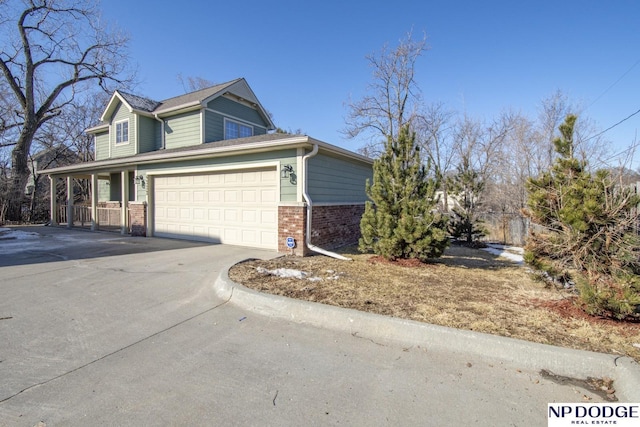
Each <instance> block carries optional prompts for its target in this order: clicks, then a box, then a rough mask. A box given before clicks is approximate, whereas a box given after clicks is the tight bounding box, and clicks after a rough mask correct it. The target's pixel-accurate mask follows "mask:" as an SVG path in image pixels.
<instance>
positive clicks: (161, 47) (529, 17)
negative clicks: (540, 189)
mask: <svg viewBox="0 0 640 427" xmlns="http://www.w3.org/2000/svg"><path fill="white" fill-rule="evenodd" d="M102 10H103V15H104V17H105V18H106V19H107V20H109V21H111V22H115V23H116V24H117V25H118V26H119V27H120V28H122V29H123V30H125V31H126V32H128V33H129V35H130V37H131V53H132V56H133V58H134V60H135V62H136V63H137V65H138V73H139V78H140V80H141V84H140V85H139V86H138V87H137V88H135V92H136V93H138V94H140V95H144V96H148V97H151V98H154V99H157V100H161V99H165V98H169V97H172V96H176V95H180V94H182V93H184V89H183V87H182V85H181V83H180V82H179V80H178V78H177V76H178V75H179V74H181V75H183V76H185V77H187V76H194V77H203V78H206V79H208V80H211V81H213V82H224V81H229V80H232V79H235V78H237V77H245V78H246V79H247V81H248V82H249V85H250V86H251V87H252V88H253V90H254V91H255V93H256V95H257V96H258V98H259V99H260V101H261V102H262V104H263V105H264V106H265V108H266V109H267V110H269V111H270V112H271V113H272V114H273V116H274V121H275V122H276V124H277V125H278V126H280V127H283V128H291V129H298V128H300V129H302V130H303V131H304V132H305V133H307V134H308V135H310V136H312V137H314V138H317V139H320V140H323V141H326V142H329V143H332V144H335V145H338V146H341V147H344V148H347V149H351V150H355V149H357V148H359V147H360V146H362V145H363V143H364V140H357V139H356V140H348V139H345V138H344V137H343V136H342V134H341V133H340V130H341V129H343V128H344V117H345V116H346V114H347V109H346V107H345V103H346V102H347V101H348V99H349V97H350V96H351V97H353V98H354V99H358V98H359V97H360V96H361V95H362V94H363V93H364V90H365V89H366V86H367V84H368V83H369V82H370V81H371V69H370V67H369V65H368V63H367V61H366V59H365V55H367V54H370V53H373V52H378V51H379V50H380V49H381V47H382V46H383V45H384V44H385V43H389V44H390V45H391V46H394V45H395V44H396V43H397V42H398V40H400V39H401V38H404V37H405V36H406V34H407V32H409V31H410V30H413V33H414V37H415V36H417V37H421V35H422V34H423V32H424V33H426V35H427V37H428V44H429V46H430V50H429V51H428V52H426V54H425V55H424V56H423V57H422V58H421V59H420V60H419V62H418V65H417V80H418V83H419V85H420V87H421V89H422V92H423V96H424V99H425V101H426V102H427V103H430V102H443V103H445V104H446V105H447V106H448V108H450V109H452V110H455V111H459V112H467V113H468V114H470V115H471V116H472V117H477V118H484V119H487V120H490V119H491V118H492V117H495V116H497V115H498V114H499V113H500V112H501V111H503V110H506V109H514V110H516V111H521V112H522V113H524V114H526V115H528V116H531V117H535V114H536V111H537V107H538V105H539V104H540V102H541V100H542V99H543V98H545V97H547V96H549V95H551V94H552V93H554V92H555V91H556V90H558V89H559V90H562V91H563V92H564V93H566V94H567V95H568V96H569V98H570V100H571V101H573V102H575V103H581V104H582V105H586V106H589V107H588V108H587V110H586V111H584V112H583V114H585V115H588V116H589V117H590V118H591V119H592V120H594V121H595V123H596V125H597V126H598V127H599V129H600V130H604V129H606V128H608V127H609V126H611V125H613V124H615V123H617V122H618V121H620V120H622V119H624V118H625V117H627V116H629V115H630V114H632V113H634V112H636V111H637V110H639V109H640V96H639V95H640V90H639V89H640V2H637V1H631V0H629V1H627V0H611V1H606V2H605V1H592V0H582V1H563V0H556V1H547V0H542V1H540V0H539V1H535V2H516V1H484V2H479V1H460V0H459V1H455V0H448V1H446V0H441V1H429V0H422V1H418V0H416V1H407V0H394V1H378V0H369V1H367V2H353V1H349V0H340V1H335V0H323V1H319V2H304V1H300V0H296V1H278V0H272V1H255V0H245V1H239V2H229V1H226V2H220V1H198V2H196V1H190V0H183V1H182V2H176V1H171V2H169V1H165V0H157V1H144V0H137V1H135V2H132V1H130V0H126V1H125V0H108V1H104V2H103V3H102ZM623 76H624V77H623ZM638 128H640V114H638V115H636V116H634V117H632V118H630V119H629V120H627V121H626V122H624V124H622V125H619V126H617V127H616V128H615V129H613V130H611V131H609V132H607V133H606V134H605V137H606V139H607V140H608V141H609V143H610V144H611V148H612V151H614V152H615V151H620V150H622V149H624V148H626V147H628V146H629V145H630V144H631V143H632V142H633V141H634V140H635V139H636V130H637V129H638ZM638 139H640V136H638ZM637 157H640V155H638V156H637Z"/></svg>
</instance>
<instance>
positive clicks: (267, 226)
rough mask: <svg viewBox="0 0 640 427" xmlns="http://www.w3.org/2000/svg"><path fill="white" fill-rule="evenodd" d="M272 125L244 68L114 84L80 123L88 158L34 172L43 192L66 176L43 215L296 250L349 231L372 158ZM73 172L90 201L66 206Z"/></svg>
mask: <svg viewBox="0 0 640 427" xmlns="http://www.w3.org/2000/svg"><path fill="white" fill-rule="evenodd" d="M273 129H274V124H273V123H272V121H271V119H270V118H269V115H268V114H267V112H266V110H265V109H264V108H263V107H262V105H261V104H260V102H259V101H258V99H257V98H256V96H255V94H254V93H253V91H252V90H251V88H250V87H249V85H248V84H247V82H246V81H245V80H244V79H237V80H233V81H231V82H228V83H224V84H219V85H216V86H213V87H210V88H206V89H202V90H199V91H196V92H192V93H188V94H186V95H182V96H178V97H175V98H170V99H167V100H165V101H161V102H157V101H153V100H150V99H146V98H143V97H139V96H135V95H132V94H129V93H125V92H121V91H116V92H115V93H114V94H113V96H112V97H111V99H110V101H109V103H108V104H107V106H106V109H105V110H104V113H103V114H102V117H101V122H100V123H99V124H98V125H96V126H94V127H92V128H90V129H87V132H88V133H89V134H91V135H93V136H94V138H95V161H92V162H87V163H80V164H76V165H72V166H65V167H57V168H52V169H45V170H42V171H39V172H40V173H45V174H47V175H48V176H49V177H50V181H51V194H52V195H55V194H56V192H57V188H58V186H59V185H65V183H66V194H67V197H66V200H56V197H52V198H51V222H52V224H54V225H59V224H60V225H66V226H68V227H72V226H80V225H86V226H88V227H91V229H105V228H110V227H111V228H113V227H116V228H117V229H118V230H120V231H121V232H122V233H123V234H125V233H131V234H133V235H139V236H157V237H167V238H178V239H190V240H200V241H207V242H215V243H224V244H232V245H241V246H250V247H257V248H266V249H273V250H277V251H280V252H290V251H293V253H295V254H296V255H305V254H307V253H308V252H309V251H312V250H313V251H320V252H321V251H322V248H324V249H332V248H336V247H339V246H342V245H345V244H348V243H352V242H355V241H357V238H358V236H359V233H360V230H359V222H360V217H361V215H362V213H363V211H364V203H365V201H366V199H367V196H366V194H365V182H366V180H367V179H371V177H372V174H373V172H372V164H373V161H372V160H371V159H368V158H366V157H363V156H361V155H359V154H356V153H353V152H350V151H347V150H344V149H342V148H339V147H336V146H334V145H331V144H327V143H325V142H322V141H318V140H315V139H313V138H310V137H308V136H305V135H288V134H278V133H270V131H272V130H273ZM77 179H84V180H88V181H89V182H90V187H91V189H92V191H91V194H92V197H91V203H90V204H89V203H86V204H84V205H82V206H80V205H75V206H74V203H73V199H74V197H73V182H74V180H77ZM292 244H293V245H295V246H294V248H293V249H291V248H290V245H292Z"/></svg>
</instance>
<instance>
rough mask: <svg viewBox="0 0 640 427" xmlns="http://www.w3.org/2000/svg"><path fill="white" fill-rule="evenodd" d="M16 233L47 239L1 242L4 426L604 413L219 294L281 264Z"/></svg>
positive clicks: (151, 243)
mask: <svg viewBox="0 0 640 427" xmlns="http://www.w3.org/2000/svg"><path fill="white" fill-rule="evenodd" d="M20 230H22V231H25V232H35V233H38V235H33V236H32V240H33V241H32V242H30V243H28V244H27V243H25V242H18V239H14V240H15V241H3V240H0V265H2V267H1V268H0V425H2V426H5V425H6V426H27V427H33V426H35V425H38V423H41V424H40V425H46V426H76V425H77V426H86V425H118V426H123V425H136V426H139V425H145V426H147V425H150V426H155V425H157V426H164V425H266V426H269V425H273V426H282V425H292V426H293V425H438V426H445V425H466V424H475V425H492V426H501V425H505V426H506V425H527V426H530V425H534V426H536V425H539V426H545V425H547V415H546V414H547V403H549V402H572V401H575V402H581V401H584V400H585V399H593V400H592V401H594V402H595V401H599V398H598V397H597V396H595V395H593V394H591V393H590V392H587V391H586V390H583V389H581V388H579V387H576V386H574V385H564V386H563V385H558V384H556V383H554V382H551V381H549V380H547V379H544V378H542V377H540V375H539V374H538V373H537V372H535V371H532V370H526V369H519V368H518V367H517V366H513V365H511V364H507V363H496V362H495V361H489V360H486V359H484V358H482V357H480V356H478V355H465V354H460V353H448V352H445V351H434V350H430V349H425V348H423V347H421V346H419V345H406V346H402V345H392V344H389V343H380V342H376V341H375V340H372V339H363V338H360V337H358V335H357V334H349V333H340V332H337V331H334V330H329V329H323V328H317V327H314V326H311V325H304V324H297V323H292V322H289V321H286V320H283V319H279V318H276V317H270V316H263V315H259V314H256V313H254V312H252V311H248V310H245V309H242V308H240V307H239V306H236V305H233V304H230V303H227V302H226V301H225V300H223V299H220V297H217V296H216V293H215V291H214V288H213V284H214V282H215V280H216V279H217V277H218V275H219V273H220V272H221V271H223V270H224V269H225V267H228V266H229V265H231V264H233V263H235V262H237V261H239V260H241V259H245V258H250V257H259V258H266V257H272V256H275V255H276V254H275V253H274V252H269V251H261V250H252V249H247V248H239V247H233V246H223V245H204V244H198V243H192V242H181V241H176V240H164V239H145V238H132V237H122V236H119V235H116V234H108V233H89V232H84V231H75V230H65V229H53V228H48V227H26V228H21V229H20ZM65 242H66V243H65ZM19 243H21V244H19Z"/></svg>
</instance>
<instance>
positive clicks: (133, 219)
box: [129, 202, 147, 237]
mask: <svg viewBox="0 0 640 427" xmlns="http://www.w3.org/2000/svg"><path fill="white" fill-rule="evenodd" d="M129 221H130V223H129V227H130V230H131V235H132V236H142V237H144V236H146V235H147V204H146V203H145V202H129Z"/></svg>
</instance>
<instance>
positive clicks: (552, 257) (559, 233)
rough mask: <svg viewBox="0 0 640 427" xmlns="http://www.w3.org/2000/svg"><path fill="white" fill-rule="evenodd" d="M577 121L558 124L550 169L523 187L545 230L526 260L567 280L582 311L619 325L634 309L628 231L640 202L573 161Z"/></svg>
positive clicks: (639, 283)
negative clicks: (607, 317) (614, 320)
mask: <svg viewBox="0 0 640 427" xmlns="http://www.w3.org/2000/svg"><path fill="white" fill-rule="evenodd" d="M576 120H577V118H576V116H573V115H569V116H567V118H566V120H565V122H564V123H563V124H562V125H561V126H560V128H559V129H560V133H561V137H560V138H557V139H556V140H554V141H553V143H554V147H555V151H556V153H557V155H558V158H557V160H556V161H555V164H554V165H553V166H552V168H551V169H550V170H548V171H546V172H544V173H543V174H542V175H541V176H540V177H539V178H537V179H530V180H529V182H528V184H527V190H528V192H529V214H530V217H531V220H532V222H533V223H534V224H537V225H539V226H542V229H543V230H544V231H540V232H537V233H531V235H530V237H529V241H528V243H527V249H528V253H527V261H529V262H531V263H533V264H534V265H536V266H538V267H542V268H544V269H546V270H547V271H548V272H550V273H551V274H552V275H555V276H565V277H566V276H570V277H571V278H572V279H574V280H575V281H576V282H577V285H578V289H579V292H580V298H581V300H582V301H583V303H584V304H585V308H586V310H587V311H588V312H590V313H592V314H599V315H610V316H613V317H616V318H620V319H621V318H625V317H627V316H630V315H634V312H635V311H636V310H637V309H638V307H639V306H640V280H639V279H638V276H637V275H638V273H640V262H639V260H638V251H639V250H640V241H639V239H638V235H637V233H636V231H635V230H634V228H635V225H636V224H635V221H636V215H635V212H634V210H635V208H636V206H637V205H638V202H639V201H640V200H639V199H638V197H637V196H636V195H635V194H634V193H633V192H632V191H631V190H630V189H628V188H621V187H620V186H617V187H616V186H614V185H613V184H614V183H613V182H612V179H611V177H610V175H609V173H608V172H607V171H597V172H596V173H595V174H590V173H589V172H588V171H587V164H586V162H584V161H580V160H578V159H576V158H575V156H574V143H573V128H574V125H575V122H576Z"/></svg>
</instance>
